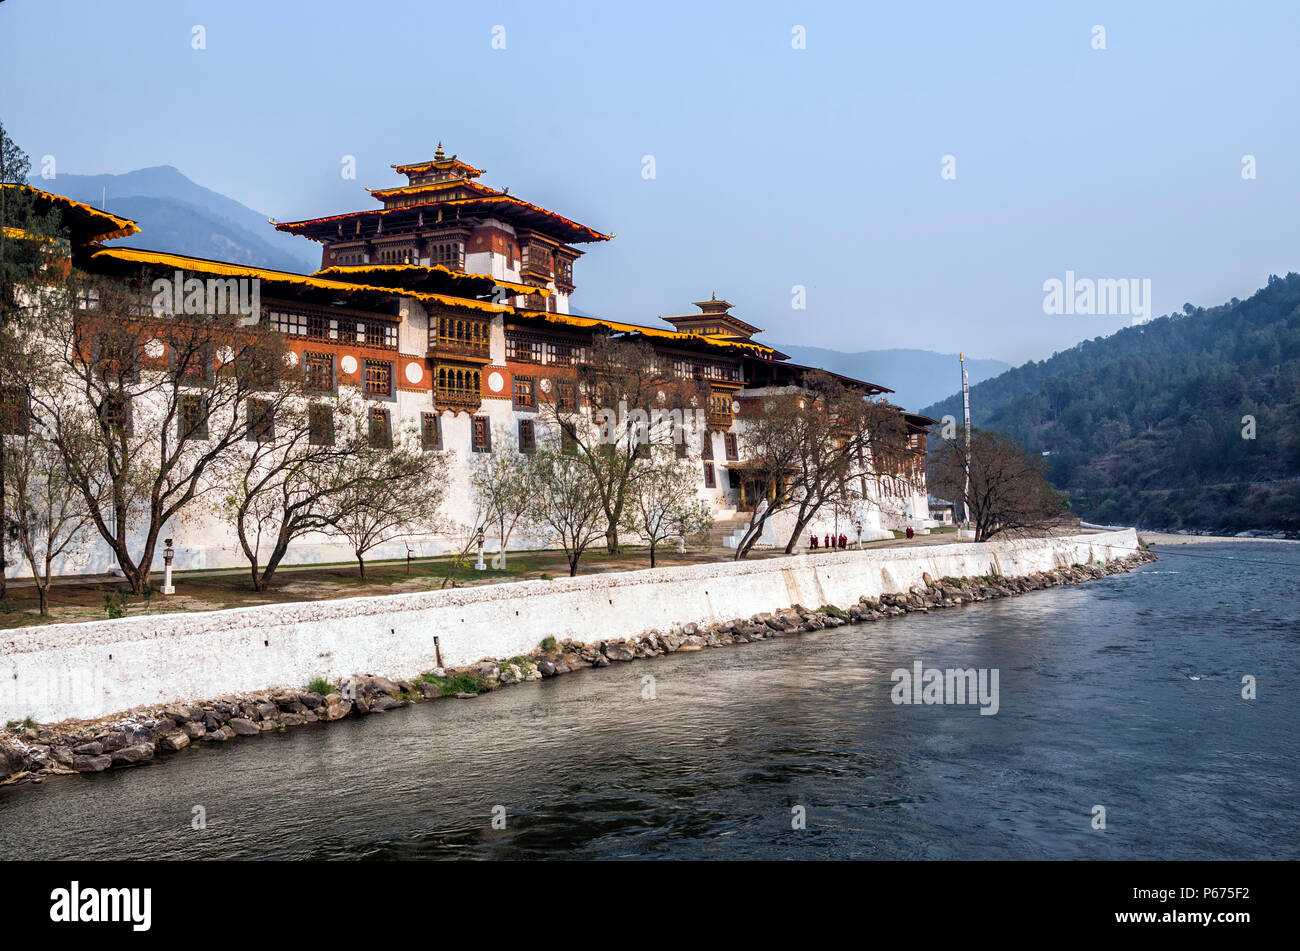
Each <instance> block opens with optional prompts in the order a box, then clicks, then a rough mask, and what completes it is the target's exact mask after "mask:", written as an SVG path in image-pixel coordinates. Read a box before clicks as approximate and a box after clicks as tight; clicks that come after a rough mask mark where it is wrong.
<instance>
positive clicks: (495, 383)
mask: <svg viewBox="0 0 1300 951" xmlns="http://www.w3.org/2000/svg"><path fill="white" fill-rule="evenodd" d="M505 385H506V381H505V377H503V376H502V375H501V374H500V373H497V372H496V371H495V370H494V371H493V372H491V373H489V374H488V389H489V390H491V391H492V392H493V393H500V392H501V391H502V390H503V389H505Z"/></svg>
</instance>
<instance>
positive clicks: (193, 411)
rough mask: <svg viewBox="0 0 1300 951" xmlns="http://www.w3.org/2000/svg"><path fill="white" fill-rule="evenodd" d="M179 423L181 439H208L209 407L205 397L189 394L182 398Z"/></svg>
mask: <svg viewBox="0 0 1300 951" xmlns="http://www.w3.org/2000/svg"><path fill="white" fill-rule="evenodd" d="M178 423H179V425H180V438H181V439H207V438H208V407H207V405H206V401H205V400H204V399H203V397H201V396H197V395H193V394H188V393H187V394H185V395H183V396H181V412H180V417H179V419H178Z"/></svg>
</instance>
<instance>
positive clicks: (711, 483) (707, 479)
mask: <svg viewBox="0 0 1300 951" xmlns="http://www.w3.org/2000/svg"><path fill="white" fill-rule="evenodd" d="M717 484H718V482H717V480H716V479H715V478H714V477H713V463H711V462H706V463H705V464H704V487H705V488H706V489H712V488H715V487H716V486H717Z"/></svg>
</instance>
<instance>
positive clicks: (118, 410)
mask: <svg viewBox="0 0 1300 951" xmlns="http://www.w3.org/2000/svg"><path fill="white" fill-rule="evenodd" d="M99 416H100V419H102V420H103V422H104V425H105V426H107V427H108V428H109V429H118V430H121V431H122V432H124V433H126V434H127V435H128V436H129V435H131V401H130V400H129V399H127V398H126V397H125V396H121V395H119V394H117V393H109V394H108V395H107V396H105V397H104V405H103V406H102V407H101V408H100V411H99Z"/></svg>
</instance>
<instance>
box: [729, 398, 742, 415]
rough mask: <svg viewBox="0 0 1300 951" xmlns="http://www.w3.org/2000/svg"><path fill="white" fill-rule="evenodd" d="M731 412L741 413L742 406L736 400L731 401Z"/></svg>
mask: <svg viewBox="0 0 1300 951" xmlns="http://www.w3.org/2000/svg"><path fill="white" fill-rule="evenodd" d="M731 412H732V413H739V412H740V404H739V403H738V402H736V401H735V400H732V401H731Z"/></svg>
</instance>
